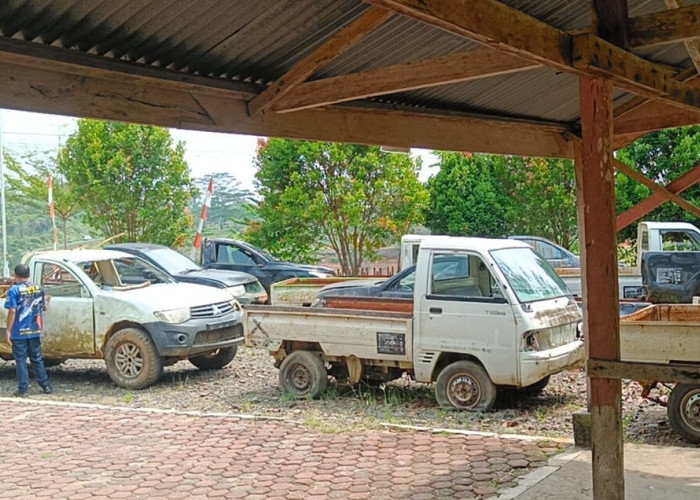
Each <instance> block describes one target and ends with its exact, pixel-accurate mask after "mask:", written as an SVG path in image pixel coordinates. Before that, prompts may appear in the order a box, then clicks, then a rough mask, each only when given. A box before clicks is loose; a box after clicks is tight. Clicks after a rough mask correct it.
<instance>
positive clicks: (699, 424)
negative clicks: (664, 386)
mask: <svg viewBox="0 0 700 500" xmlns="http://www.w3.org/2000/svg"><path fill="white" fill-rule="evenodd" d="M668 419H669V420H670V421H671V426H672V427H673V430H675V431H676V432H677V433H678V434H679V435H680V436H681V437H683V439H686V440H687V441H690V442H691V443H700V385H697V384H676V385H675V387H674V388H673V390H672V391H671V395H670V396H669V398H668Z"/></svg>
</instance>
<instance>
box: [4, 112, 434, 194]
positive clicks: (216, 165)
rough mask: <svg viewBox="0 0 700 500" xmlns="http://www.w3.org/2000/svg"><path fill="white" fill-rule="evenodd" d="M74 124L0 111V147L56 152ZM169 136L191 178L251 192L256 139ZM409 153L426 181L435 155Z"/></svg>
mask: <svg viewBox="0 0 700 500" xmlns="http://www.w3.org/2000/svg"><path fill="white" fill-rule="evenodd" d="M76 122H77V120H76V119H75V118H71V117H67V116H58V115H47V114H39V113H27V112H24V111H14V110H2V109H0V144H1V145H2V147H3V149H4V150H6V151H8V152H10V154H14V155H17V156H20V155H21V154H22V153H24V152H25V151H37V150H38V151H45V150H49V149H58V148H59V147H60V146H61V144H63V143H64V142H65V141H66V139H67V138H68V136H70V134H71V133H73V132H74V131H75V128H76ZM170 133H171V135H172V137H173V140H175V141H182V142H184V143H185V160H186V161H187V163H188V165H189V166H190V171H191V173H192V176H193V177H203V176H206V175H210V174H214V173H220V172H223V173H228V174H231V175H232V176H234V177H235V178H236V179H237V180H238V181H239V182H240V183H241V187H242V188H243V189H249V190H253V178H254V175H255V167H254V166H253V159H254V157H255V148H256V145H257V140H258V137H256V136H250V135H238V134H220V133H214V132H197V131H192V130H181V129H170ZM412 153H413V154H414V155H419V156H421V157H422V158H423V169H422V171H421V175H420V178H421V180H423V181H425V180H427V178H428V177H429V176H430V175H432V174H434V173H435V172H436V169H435V168H432V169H431V168H429V165H432V164H434V163H436V158H435V156H433V155H432V154H431V153H430V151H428V150H423V149H414V150H412Z"/></svg>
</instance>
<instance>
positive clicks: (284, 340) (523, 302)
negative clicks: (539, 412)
mask: <svg viewBox="0 0 700 500" xmlns="http://www.w3.org/2000/svg"><path fill="white" fill-rule="evenodd" d="M413 278H414V279H412V280H406V281H405V282H403V283H402V284H401V286H402V287H404V288H405V289H406V290H407V291H409V292H410V293H411V294H412V298H411V299H405V298H388V299H387V298H379V300H378V301H377V300H376V299H377V298H372V297H360V298H359V299H361V300H362V304H361V305H360V306H358V308H356V309H349V308H335V307H333V306H331V307H318V308H316V307H291V306H274V305H272V306H246V307H245V309H244V329H245V336H246V343H247V344H248V345H250V346H256V347H260V348H263V349H266V350H268V351H269V352H270V354H271V355H272V356H273V357H274V359H275V361H276V363H275V365H276V366H277V367H278V368H279V381H280V385H281V386H282V389H283V390H284V391H285V392H287V393H290V394H292V395H294V396H296V397H319V396H320V395H321V394H322V393H323V392H324V390H325V388H326V385H327V383H328V375H329V374H330V375H333V376H334V377H335V378H336V379H338V380H345V381H348V382H350V383H357V382H359V381H360V380H362V379H365V380H380V381H388V380H392V379H395V378H398V377H400V376H402V374H403V373H408V374H409V375H410V376H412V377H413V378H414V379H415V380H416V381H418V382H427V383H429V382H435V396H436V399H437V401H438V403H439V404H440V405H441V406H444V407H449V408H457V409H466V410H488V409H489V408H491V406H492V405H493V403H494V401H495V399H496V392H497V390H498V389H500V388H503V387H511V388H518V389H524V390H528V391H538V390H541V389H542V388H544V387H545V386H546V385H547V382H548V381H549V377H550V375H552V374H555V373H557V372H559V371H562V370H566V369H568V368H571V367H574V366H577V365H578V364H580V363H581V362H582V360H583V357H584V350H583V342H582V340H581V339H580V333H581V332H580V322H581V318H582V316H581V312H580V311H579V308H578V306H577V305H576V302H575V301H574V299H573V296H572V295H571V293H570V292H569V290H567V288H566V286H565V285H564V283H563V282H562V280H561V279H560V278H559V276H557V274H556V273H555V272H554V269H553V268H552V267H551V266H550V265H549V264H548V263H547V262H546V261H545V260H544V259H543V258H542V257H541V256H539V255H537V254H536V253H535V252H534V251H533V250H532V248H531V247H529V246H528V245H526V244H525V243H522V242H518V241H514V240H493V239H483V238H455V237H449V236H433V237H427V238H425V239H424V240H423V242H422V244H421V246H420V250H419V252H418V259H417V264H416V272H415V274H414V275H413ZM373 299H375V300H374V301H373ZM370 302H375V303H374V305H373V307H372V306H370V305H369V304H370ZM406 307H408V308H407V309H406Z"/></svg>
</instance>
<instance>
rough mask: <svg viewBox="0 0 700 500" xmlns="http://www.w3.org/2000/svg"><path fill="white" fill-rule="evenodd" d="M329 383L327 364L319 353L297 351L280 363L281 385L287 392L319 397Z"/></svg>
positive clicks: (298, 395) (301, 395)
mask: <svg viewBox="0 0 700 500" xmlns="http://www.w3.org/2000/svg"><path fill="white" fill-rule="evenodd" d="M327 385H328V372H327V370H326V365H325V364H324V363H323V360H322V359H321V357H320V356H319V355H318V354H315V353H313V352H310V351H295V352H293V353H291V354H290V355H289V356H287V357H286V358H284V361H282V364H281V365H280V386H281V387H282V390H283V391H284V392H285V393H288V394H293V395H294V396H296V397H298V398H302V397H311V398H313V399H317V398H318V397H320V396H321V394H323V391H325V390H326V386H327Z"/></svg>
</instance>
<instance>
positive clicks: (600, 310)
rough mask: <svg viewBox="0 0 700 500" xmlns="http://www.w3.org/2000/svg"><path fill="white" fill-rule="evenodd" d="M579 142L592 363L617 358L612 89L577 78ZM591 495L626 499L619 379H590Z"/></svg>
mask: <svg viewBox="0 0 700 500" xmlns="http://www.w3.org/2000/svg"><path fill="white" fill-rule="evenodd" d="M579 85H580V104H581V125H582V140H581V143H580V145H579V147H577V148H576V149H577V152H576V157H575V160H576V182H577V188H578V189H577V190H578V215H579V231H580V234H579V241H580V242H581V256H582V262H583V265H582V268H583V269H582V274H583V275H582V280H583V282H582V287H583V303H584V307H585V313H584V322H585V323H584V335H585V341H586V344H587V352H588V357H589V358H590V359H604V360H619V359H620V318H619V314H620V313H619V306H618V282H617V240H616V226H615V178H614V167H613V164H612V159H613V150H612V144H613V141H612V138H613V119H612V85H611V84H610V83H609V82H608V81H606V80H605V79H603V78H588V77H581V78H580V81H579ZM589 387H590V394H589V401H590V408H589V409H590V412H591V442H592V449H593V497H594V498H596V499H598V498H600V499H606V500H618V499H619V500H624V497H625V494H624V490H625V484H624V463H623V450H622V409H621V401H620V398H621V381H620V380H612V379H602V378H593V379H590V385H589Z"/></svg>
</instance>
